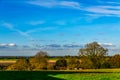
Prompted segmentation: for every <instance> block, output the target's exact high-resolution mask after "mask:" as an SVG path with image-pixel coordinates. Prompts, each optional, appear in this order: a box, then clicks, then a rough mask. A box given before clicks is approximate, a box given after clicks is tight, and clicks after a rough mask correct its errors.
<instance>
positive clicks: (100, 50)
mask: <svg viewBox="0 0 120 80" xmlns="http://www.w3.org/2000/svg"><path fill="white" fill-rule="evenodd" d="M0 68H1V70H28V71H29V70H30V71H32V70H81V69H103V68H120V54H115V55H113V56H108V49H106V48H104V47H102V46H101V45H99V44H98V43H97V42H92V43H89V44H86V45H85V46H84V47H83V48H81V49H79V52H78V56H63V57H61V58H58V59H57V60H56V61H55V62H49V56H48V54H47V52H44V51H40V52H38V53H36V55H35V56H33V57H30V58H20V59H17V61H16V63H14V64H11V65H9V66H1V67H0Z"/></svg>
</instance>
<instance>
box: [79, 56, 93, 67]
mask: <svg viewBox="0 0 120 80" xmlns="http://www.w3.org/2000/svg"><path fill="white" fill-rule="evenodd" d="M80 67H81V68H82V69H92V68H94V66H93V62H92V61H91V60H90V59H89V58H87V57H84V58H81V64H80Z"/></svg>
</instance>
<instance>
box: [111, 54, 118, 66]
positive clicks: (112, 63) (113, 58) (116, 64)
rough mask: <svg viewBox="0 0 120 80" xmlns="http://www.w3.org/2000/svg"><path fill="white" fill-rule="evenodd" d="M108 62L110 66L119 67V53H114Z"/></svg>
mask: <svg viewBox="0 0 120 80" xmlns="http://www.w3.org/2000/svg"><path fill="white" fill-rule="evenodd" d="M110 64H111V67H112V68H120V54H116V55H114V56H113V57H112V58H111V60H110Z"/></svg>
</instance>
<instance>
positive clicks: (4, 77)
mask: <svg viewBox="0 0 120 80" xmlns="http://www.w3.org/2000/svg"><path fill="white" fill-rule="evenodd" d="M49 75H57V74H55V73H53V74H52V73H51V72H50V73H49V72H47V71H0V80H65V79H60V78H55V77H52V76H49Z"/></svg>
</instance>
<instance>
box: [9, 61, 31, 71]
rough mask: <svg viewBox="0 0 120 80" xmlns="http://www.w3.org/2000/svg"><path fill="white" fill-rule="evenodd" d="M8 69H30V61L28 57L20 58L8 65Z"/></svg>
mask: <svg viewBox="0 0 120 80" xmlns="http://www.w3.org/2000/svg"><path fill="white" fill-rule="evenodd" d="M8 70H29V62H28V60H26V59H18V60H17V61H16V63H15V64H13V65H10V66H9V67H8Z"/></svg>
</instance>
